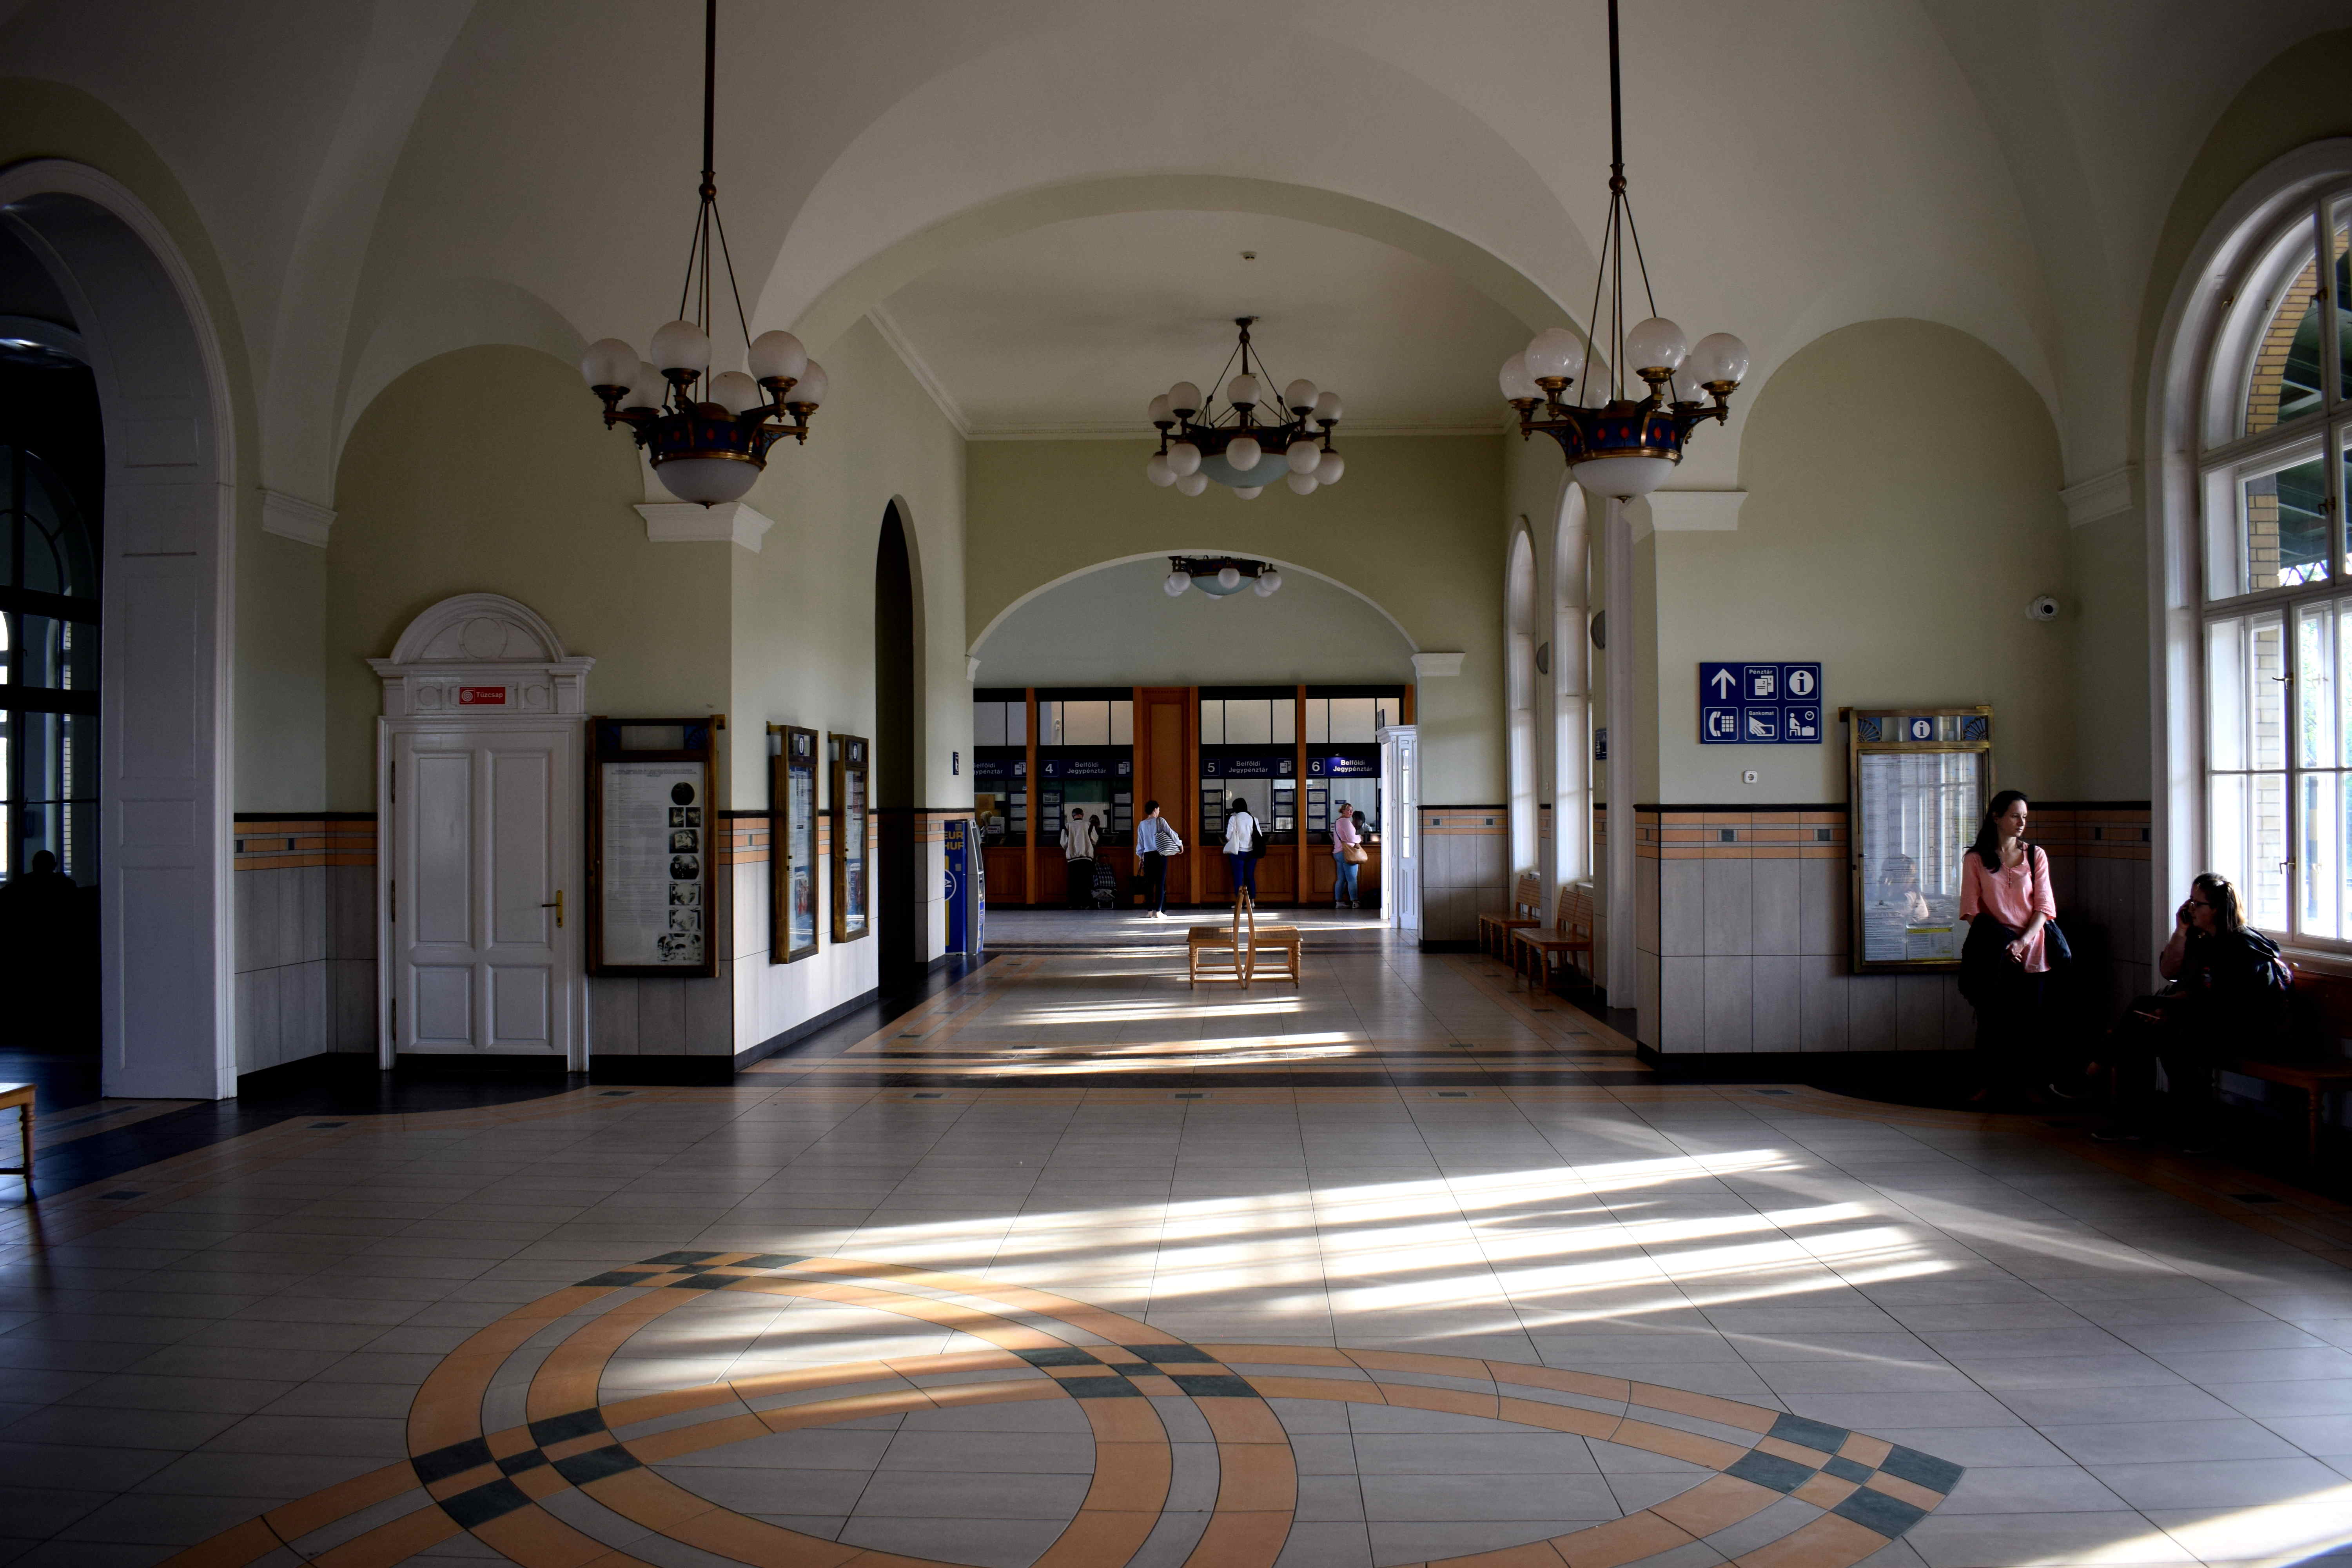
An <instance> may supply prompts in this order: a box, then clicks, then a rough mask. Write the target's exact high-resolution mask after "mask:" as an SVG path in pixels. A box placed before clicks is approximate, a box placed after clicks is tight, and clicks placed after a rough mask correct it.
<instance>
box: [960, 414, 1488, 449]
mask: <svg viewBox="0 0 2352 1568" xmlns="http://www.w3.org/2000/svg"><path fill="white" fill-rule="evenodd" d="M1340 423H1341V425H1342V426H1345V427H1344V428H1342V429H1339V430H1335V431H1333V432H1332V439H1334V440H1336V441H1338V442H1339V443H1340V444H1341V445H1340V447H1339V449H1340V450H1342V451H1344V450H1346V442H1347V440H1348V438H1349V437H1351V436H1380V437H1395V436H1495V435H1501V434H1507V432H1504V431H1500V430H1497V429H1496V426H1492V425H1382V424H1380V423H1377V422H1375V421H1372V420H1369V419H1366V420H1352V419H1349V420H1342V421H1340ZM1517 428H1518V426H1517V425H1513V426H1511V429H1512V430H1514V431H1516V430H1517ZM964 438H965V439H966V440H970V441H1154V440H1157V439H1159V437H1157V436H1156V435H1155V434H1153V432H1152V429H1151V426H1149V425H1147V424H1145V423H1144V422H1143V421H1142V420H1140V419H1138V420H1136V421H1135V422H1134V423H1133V424H1131V425H1118V424H1107V423H1103V422H1101V421H1096V420H1086V421H1076V420H1074V421H1072V422H1070V423H1068V424H1063V425H1003V426H994V427H992V428H987V429H977V430H971V431H969V432H967V433H966V435H965V437H964Z"/></svg>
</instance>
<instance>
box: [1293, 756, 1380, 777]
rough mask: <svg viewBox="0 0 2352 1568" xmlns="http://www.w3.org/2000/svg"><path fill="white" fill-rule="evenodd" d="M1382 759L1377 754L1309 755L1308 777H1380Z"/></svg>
mask: <svg viewBox="0 0 2352 1568" xmlns="http://www.w3.org/2000/svg"><path fill="white" fill-rule="evenodd" d="M1380 771H1381V760H1380V757H1379V756H1378V755H1377V754H1374V755H1372V756H1368V757H1309V758H1307V777H1308V778H1328V779H1368V778H1375V777H1378V776H1379V774H1380Z"/></svg>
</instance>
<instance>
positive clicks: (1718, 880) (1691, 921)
mask: <svg viewBox="0 0 2352 1568" xmlns="http://www.w3.org/2000/svg"><path fill="white" fill-rule="evenodd" d="M2147 822H2148V813H2147V807H2145V806H2142V805H2044V806H2039V807H2037V808H2036V809H2035V811H2034V814H2033V838H2034V840H2035V842H2037V843H2038V844H2040V845H2041V846H2042V848H2043V850H2044V852H2045V853H2047V854H2048V855H2049V857H2050V879H2051V884H2052V886H2053V889H2055V891H2056V893H2057V898H2058V909H2059V921H2060V923H2061V925H2062V926H2063V929H2064V930H2065V931H2066V932H2067V935H2068V938H2069V940H2070V941H2071V942H2073V943H2074V946H2075V949H2076V952H2077V955H2078V958H2079V959H2080V961H2081V963H2082V972H2081V974H2080V976H2079V980H2080V986H2079V989H2078V991H2077V994H2078V996H2080V997H2081V998H2082V999H2083V1003H2084V1008H2085V1011H2086V1014H2088V1015H2090V1021H2092V1022H2103V1021H2104V1020H2105V1018H2106V1017H2110V1016H2113V1013H2114V1011H2115V1009H2116V1008H2117V1007H2120V1006H2121V1005H2122V1004H2123V1003H2124V1002H2125V1001H2127V1000H2128V999H2129V998H2130V997H2132V996H2133V995H2136V994H2138V993H2139V992H2141V991H2145V990H2147V988H2148V978H2147V975H2148V968H2147V962H2146V953H2145V947H2146V943H2145V942H2144V941H2143V940H2142V938H2141V936H2140V934H2139V933H2143V932H2145V931H2147V899H2148V896H2149V894H2148V890H2147V856H2148V844H2147ZM1635 828H1636V832H1637V834H1638V842H1637V844H1636V847H1635V875H1636V885H1635V900H1636V902H1635V913H1636V922H1635V933H1634V934H1635V949H1636V952H1637V953H1638V955H1639V961H1638V969H1639V973H1640V978H1641V1001H1640V1008H1641V1039H1642V1042H1643V1044H1644V1045H1647V1046H1650V1047H1654V1048H1655V1049H1657V1050H1660V1051H1664V1052H1718V1051H1727V1052H1737V1051H1747V1052H1755V1051H1885V1050H1958V1049H1966V1048H1967V1047H1969V1046H1971V1045H1973V1044H1974V1043H1975V1035H1976V1017H1975V1015H1974V1013H1973V1012H1972V1011H1971V1010H1970V1009H1969V1006H1968V1005H1967V1004H1966V1003H1965V1002H1963V1001H1962V1000H1961V999H1960V995H1959V987H1958V981H1957V979H1956V978H1955V977H1953V976H1952V975H1949V974H1928V975H1878V974H1868V975H1864V974H1854V973H1851V969H1852V963H1851V958H1850V952H1849V946H1850V942H1851V924H1850V920H1849V901H1850V897H1851V894H1850V884H1849V880H1848V877H1849V858H1850V854H1851V847H1850V845H1849V843H1848V840H1847V834H1846V815H1845V808H1844V807H1843V805H1801V806H1787V807H1782V808H1780V809H1775V810H1755V811H1722V810H1711V809H1707V808H1704V807H1693V808H1687V809H1679V810H1678V809H1675V808H1671V807H1666V808H1661V807H1637V808H1636V810H1635Z"/></svg>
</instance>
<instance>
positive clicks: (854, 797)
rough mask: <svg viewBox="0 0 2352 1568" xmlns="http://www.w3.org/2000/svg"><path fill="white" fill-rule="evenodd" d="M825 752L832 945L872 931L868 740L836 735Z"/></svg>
mask: <svg viewBox="0 0 2352 1568" xmlns="http://www.w3.org/2000/svg"><path fill="white" fill-rule="evenodd" d="M825 749H826V752H827V760H829V761H830V762H831V763H833V800H832V802H831V807H832V811H833V940H834V941H835V942H856V940H857V939H858V938H859V937H861V936H864V935H865V934H866V932H867V931H871V930H872V929H873V926H874V922H873V921H872V920H871V918H869V916H868V914H867V910H866V892H867V888H868V885H869V879H868V878H867V875H866V859H867V855H866V848H867V846H866V800H867V798H868V796H867V788H866V786H867V782H868V776H869V767H868V762H867V753H866V738H865V737H864V736H862V735H835V736H832V737H831V738H829V739H828V740H827V741H826V742H825Z"/></svg>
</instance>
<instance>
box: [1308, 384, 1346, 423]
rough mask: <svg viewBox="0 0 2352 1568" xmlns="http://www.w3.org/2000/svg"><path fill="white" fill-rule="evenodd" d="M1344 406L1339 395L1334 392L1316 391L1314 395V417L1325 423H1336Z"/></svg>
mask: <svg viewBox="0 0 2352 1568" xmlns="http://www.w3.org/2000/svg"><path fill="white" fill-rule="evenodd" d="M1345 406H1346V405H1343V404H1342V403H1340V401H1339V394H1338V393H1336V392H1318V393H1317V394H1316V395H1315V417H1316V418H1318V419H1319V420H1321V421H1322V422H1323V423H1324V424H1326V425H1337V424H1338V423H1339V416H1340V415H1341V414H1342V413H1343V412H1345Z"/></svg>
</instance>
